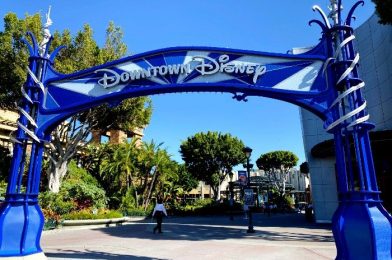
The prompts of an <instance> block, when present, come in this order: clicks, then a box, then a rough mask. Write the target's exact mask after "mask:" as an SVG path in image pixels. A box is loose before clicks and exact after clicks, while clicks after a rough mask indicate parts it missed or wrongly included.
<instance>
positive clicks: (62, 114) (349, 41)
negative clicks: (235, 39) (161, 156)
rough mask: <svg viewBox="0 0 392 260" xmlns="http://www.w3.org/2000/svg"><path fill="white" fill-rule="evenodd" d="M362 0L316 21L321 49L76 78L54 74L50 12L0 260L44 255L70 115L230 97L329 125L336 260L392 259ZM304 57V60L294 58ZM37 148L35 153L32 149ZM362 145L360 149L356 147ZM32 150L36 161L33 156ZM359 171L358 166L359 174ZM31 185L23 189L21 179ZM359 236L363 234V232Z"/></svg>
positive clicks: (186, 53) (109, 68) (162, 53)
mask: <svg viewBox="0 0 392 260" xmlns="http://www.w3.org/2000/svg"><path fill="white" fill-rule="evenodd" d="M361 4H364V2H363V1H359V2H357V3H356V4H355V5H354V6H353V7H352V8H351V9H349V11H348V15H347V17H346V19H343V17H342V13H341V1H337V0H331V10H332V11H331V13H330V15H329V17H331V20H332V22H333V24H331V23H330V20H329V18H328V16H327V15H326V14H325V13H324V12H323V11H322V10H321V8H320V7H318V6H314V7H313V9H314V10H315V11H317V12H318V13H319V14H320V15H321V19H320V20H312V21H310V24H317V25H319V26H320V28H321V30H322V38H321V40H320V42H319V43H318V44H317V45H316V46H314V47H313V48H309V49H305V50H295V51H293V53H291V54H276V53H268V52H258V51H249V50H236V49H227V48H214V47H175V48H166V49H161V50H155V51H150V52H146V53H141V54H137V55H133V56H130V57H125V58H122V59H119V60H116V61H112V62H109V63H106V64H103V65H100V66H96V67H92V68H88V69H86V70H83V71H78V72H75V73H72V74H61V73H59V72H57V71H56V70H55V69H54V66H53V65H54V61H55V58H56V55H57V54H58V52H59V51H60V50H61V48H62V47H59V48H57V49H55V50H53V51H52V52H49V49H50V48H49V46H50V43H51V41H52V37H51V34H50V31H49V26H50V25H51V24H52V22H51V20H50V18H49V13H50V12H49V13H48V14H47V22H46V24H45V28H44V39H43V41H42V42H41V43H38V42H37V41H36V38H35V37H34V35H32V34H31V33H29V34H28V35H29V37H30V41H27V40H25V43H26V46H27V47H28V50H29V52H30V58H29V66H28V68H27V73H28V77H27V81H26V83H25V84H24V85H23V86H22V87H21V92H22V95H23V98H22V100H21V101H20V102H19V107H18V110H19V111H20V118H19V120H18V122H17V124H18V130H17V133H16V136H15V137H14V138H13V141H14V149H13V159H12V165H11V169H10V173H9V178H8V180H9V181H8V186H7V192H6V196H5V201H4V203H3V204H2V205H1V206H0V257H9V256H11V257H12V256H15V257H20V256H26V255H35V254H36V255H37V258H36V259H39V257H41V258H42V259H45V256H44V255H43V253H42V248H41V247H40V239H41V233H42V228H43V225H44V217H43V214H42V211H41V209H40V206H39V204H38V194H39V187H40V185H39V184H40V178H41V166H42V160H43V153H44V148H45V145H47V144H50V141H51V132H52V130H53V129H54V128H55V127H57V126H58V125H59V124H60V123H61V122H63V121H64V120H66V119H67V118H68V117H70V116H72V115H74V114H76V113H79V112H81V111H84V110H86V109H90V108H93V107H96V106H99V105H101V104H109V105H111V106H116V105H118V104H119V103H120V102H121V101H122V100H124V99H126V98H133V97H139V96H146V95H154V94H164V93H178V92H225V93H231V94H232V95H233V96H232V97H233V98H234V99H235V100H238V101H247V98H248V97H268V98H273V99H277V100H283V101H285V102H289V103H292V104H295V105H298V106H301V107H303V108H304V109H307V110H308V111H310V112H312V113H314V114H315V115H317V116H318V117H319V118H320V119H322V120H323V121H324V127H325V129H326V131H327V132H329V133H331V134H332V135H333V137H334V144H335V145H334V146H335V155H336V182H337V190H338V193H339V200H340V201H339V207H338V209H337V210H336V212H335V215H334V217H333V219H332V226H333V233H334V238H335V242H336V247H337V257H336V259H391V244H392V242H391V240H392V238H391V233H392V232H391V223H392V220H391V216H390V215H389V214H388V212H386V210H385V209H384V208H383V206H382V204H381V200H380V192H379V191H378V187H377V180H376V174H375V169H374V163H373V158H372V151H371V148H370V138H369V130H370V129H372V128H373V127H374V125H373V124H371V123H369V122H368V119H369V114H368V113H367V111H366V106H367V103H366V100H365V98H364V97H363V94H362V92H361V89H362V88H363V87H364V86H365V83H364V82H363V81H362V80H361V79H360V77H359V73H358V69H357V67H358V62H359V54H358V53H357V52H356V51H355V49H354V46H353V41H354V39H355V36H354V30H353V29H352V27H351V21H352V18H353V13H354V11H355V9H356V8H357V7H358V6H359V5H361ZM294 53H295V54H294ZM28 146H29V147H30V148H31V149H29V150H27V147H28ZM353 147H354V149H353ZM27 151H28V152H29V153H30V154H29V156H28V155H27ZM353 166H355V167H353ZM22 180H23V181H22ZM358 230H360V231H361V232H360V234H359V233H358Z"/></svg>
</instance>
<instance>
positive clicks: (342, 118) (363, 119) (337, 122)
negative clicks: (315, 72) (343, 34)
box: [324, 35, 369, 131]
mask: <svg viewBox="0 0 392 260" xmlns="http://www.w3.org/2000/svg"><path fill="white" fill-rule="evenodd" d="M354 39H355V36H354V35H351V36H350V37H348V38H346V39H345V40H344V41H342V42H341V43H340V45H339V48H338V49H337V51H336V53H335V56H334V57H333V58H329V59H327V61H326V62H325V64H324V70H325V69H326V67H327V66H328V65H329V63H330V62H331V61H332V60H334V61H336V60H337V58H338V56H339V55H340V53H341V50H342V48H344V47H345V45H347V44H349V43H350V42H351V41H352V40H354ZM358 61H359V54H358V53H357V54H356V55H355V58H354V60H352V62H351V64H350V66H349V67H348V68H347V69H346V70H345V71H344V72H343V73H342V75H341V76H340V77H339V79H338V81H337V83H336V85H339V84H340V83H341V82H342V81H343V80H348V81H351V82H353V80H352V79H351V78H349V75H350V73H351V72H352V71H353V70H354V69H355V67H356V65H357V64H358ZM355 81H356V82H357V83H358V84H356V85H353V86H351V87H350V88H348V89H347V90H345V91H344V92H342V93H341V94H340V95H339V96H338V97H337V98H336V99H335V100H334V101H333V102H332V104H331V106H330V107H329V109H330V110H331V109H333V108H334V107H335V106H336V105H337V104H339V105H342V101H343V99H344V98H345V97H347V96H348V95H350V94H352V93H353V92H354V91H357V90H360V89H361V88H363V87H364V86H365V83H364V82H363V81H362V80H359V79H355ZM366 105H367V103H366V101H365V100H363V101H362V104H361V105H360V106H358V107H357V108H355V109H354V110H352V111H350V112H348V113H346V114H344V115H342V116H340V117H339V118H338V119H337V120H335V121H334V122H332V123H331V124H329V125H328V127H327V128H326V130H327V131H330V130H332V129H333V128H335V127H336V126H338V125H340V124H341V123H343V122H345V121H346V120H348V119H350V118H351V119H352V121H351V122H350V123H349V124H348V126H347V127H348V128H351V127H354V126H356V125H358V124H361V123H363V122H366V121H367V120H368V119H369V115H368V114H367V115H364V116H362V117H358V114H359V113H361V112H362V111H364V110H365V108H366Z"/></svg>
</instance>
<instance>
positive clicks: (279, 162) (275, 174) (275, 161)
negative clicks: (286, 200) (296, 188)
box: [256, 151, 298, 195]
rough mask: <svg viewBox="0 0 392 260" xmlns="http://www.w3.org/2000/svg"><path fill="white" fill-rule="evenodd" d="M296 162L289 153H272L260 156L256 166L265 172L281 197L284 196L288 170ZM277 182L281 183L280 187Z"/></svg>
mask: <svg viewBox="0 0 392 260" xmlns="http://www.w3.org/2000/svg"><path fill="white" fill-rule="evenodd" d="M297 162H298V157H297V156H296V155H295V154H294V153H292V152H290V151H273V152H269V153H266V154H262V155H260V157H259V158H258V159H257V160H256V165H257V167H258V168H259V169H260V170H264V171H265V172H266V174H267V175H268V178H269V180H270V182H272V183H274V185H275V187H276V188H277V189H278V190H280V191H281V195H284V194H285V192H286V181H287V179H288V175H289V173H290V169H291V168H293V167H294V166H295V165H297ZM279 182H281V185H280V186H279V185H278V183H279Z"/></svg>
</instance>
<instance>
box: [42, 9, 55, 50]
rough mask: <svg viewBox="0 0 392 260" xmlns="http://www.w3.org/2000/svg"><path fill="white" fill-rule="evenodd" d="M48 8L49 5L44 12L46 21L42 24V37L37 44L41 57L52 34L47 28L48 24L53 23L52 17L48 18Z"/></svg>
mask: <svg viewBox="0 0 392 260" xmlns="http://www.w3.org/2000/svg"><path fill="white" fill-rule="evenodd" d="M50 9H51V6H49V10H48V12H47V13H46V23H45V24H44V28H43V37H44V38H43V39H42V41H41V43H40V44H39V52H40V55H41V57H43V56H44V55H45V53H46V48H47V44H48V43H49V41H50V38H51V37H52V34H51V33H50V30H49V26H51V25H52V24H53V21H52V19H50Z"/></svg>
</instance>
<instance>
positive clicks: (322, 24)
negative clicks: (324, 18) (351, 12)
mask: <svg viewBox="0 0 392 260" xmlns="http://www.w3.org/2000/svg"><path fill="white" fill-rule="evenodd" d="M313 23H315V24H317V25H318V26H320V27H321V30H322V31H323V32H325V31H327V30H328V28H327V26H325V24H324V23H323V22H321V21H319V20H315V19H313V20H310V21H309V25H310V26H312V24H313Z"/></svg>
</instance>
